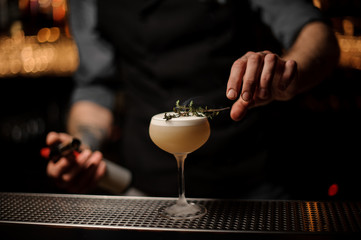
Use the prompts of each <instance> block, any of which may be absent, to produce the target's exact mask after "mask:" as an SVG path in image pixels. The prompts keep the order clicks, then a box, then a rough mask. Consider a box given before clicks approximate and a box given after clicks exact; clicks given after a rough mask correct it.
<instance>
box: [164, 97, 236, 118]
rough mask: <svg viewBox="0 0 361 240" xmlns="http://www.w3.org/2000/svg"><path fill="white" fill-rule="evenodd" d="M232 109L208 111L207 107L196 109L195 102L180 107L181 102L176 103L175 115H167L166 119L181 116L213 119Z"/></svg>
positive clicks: (165, 115)
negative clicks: (221, 112)
mask: <svg viewBox="0 0 361 240" xmlns="http://www.w3.org/2000/svg"><path fill="white" fill-rule="evenodd" d="M228 109H230V107H226V108H217V109H208V107H207V106H205V107H195V106H194V103H193V100H192V101H190V103H189V104H188V105H179V100H177V101H176V103H175V107H173V112H174V113H165V114H164V119H165V120H166V121H168V120H170V119H172V118H179V117H181V116H183V117H184V116H197V117H207V118H209V119H212V118H213V117H215V116H217V115H218V114H219V112H220V111H224V110H228Z"/></svg>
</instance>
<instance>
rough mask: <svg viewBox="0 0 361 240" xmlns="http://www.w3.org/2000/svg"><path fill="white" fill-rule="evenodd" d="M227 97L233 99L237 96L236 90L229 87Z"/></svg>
mask: <svg viewBox="0 0 361 240" xmlns="http://www.w3.org/2000/svg"><path fill="white" fill-rule="evenodd" d="M227 97H228V98H229V99H231V100H234V99H236V98H237V92H236V91H235V90H234V89H232V88H231V89H229V90H228V93H227Z"/></svg>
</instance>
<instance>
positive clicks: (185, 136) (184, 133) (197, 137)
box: [149, 113, 210, 219]
mask: <svg viewBox="0 0 361 240" xmlns="http://www.w3.org/2000/svg"><path fill="white" fill-rule="evenodd" d="M209 135H210V127H209V122H208V120H207V118H206V117H198V116H180V117H178V118H172V119H169V120H166V119H164V113H160V114H157V115H154V116H153V117H152V120H151V122H150V126H149V136H150V138H151V139H152V141H153V142H154V144H155V145H157V146H158V147H159V148H161V149H163V150H164V151H166V152H169V153H171V154H173V155H174V157H175V158H176V160H177V166H178V192H179V198H178V200H177V202H176V204H174V205H172V206H169V207H165V208H161V209H160V211H161V215H163V216H166V217H168V218H172V219H192V218H196V217H201V216H203V215H204V214H206V213H207V210H206V208H205V207H204V206H201V205H197V204H194V203H188V202H187V200H186V198H185V186H184V161H185V159H186V157H187V155H188V154H189V153H191V152H193V151H195V150H197V149H198V148H200V147H201V146H202V145H203V144H204V143H205V142H207V140H208V138H209Z"/></svg>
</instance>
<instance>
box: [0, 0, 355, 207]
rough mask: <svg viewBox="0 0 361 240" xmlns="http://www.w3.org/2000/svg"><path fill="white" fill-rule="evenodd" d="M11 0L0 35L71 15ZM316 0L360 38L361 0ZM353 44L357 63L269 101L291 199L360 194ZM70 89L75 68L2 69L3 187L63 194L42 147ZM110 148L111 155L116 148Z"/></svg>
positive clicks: (280, 169)
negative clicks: (332, 190) (61, 71)
mask: <svg viewBox="0 0 361 240" xmlns="http://www.w3.org/2000/svg"><path fill="white" fill-rule="evenodd" d="M8 2H9V5H8V8H7V9H5V10H6V13H7V18H6V19H5V20H4V19H2V20H1V21H0V33H1V35H2V36H7V35H9V30H8V29H9V28H10V26H11V22H13V21H15V20H20V21H22V22H24V24H23V27H24V32H25V34H26V35H33V34H36V32H37V29H39V28H42V27H51V26H59V27H61V28H66V26H67V24H66V19H63V20H61V21H60V22H59V20H57V21H54V20H53V19H52V18H51V17H49V14H44V13H39V14H37V15H36V16H34V15H33V14H32V13H29V11H27V10H23V11H19V9H17V5H16V4H13V3H14V2H16V1H8ZM11 2H12V3H11ZM314 2H315V3H316V5H317V4H319V7H320V8H321V10H322V11H323V12H324V13H325V14H326V15H327V16H328V17H330V18H331V20H332V23H333V26H334V30H335V32H336V33H338V34H342V35H343V36H349V37H352V38H353V39H359V42H360V43H361V40H360V37H361V16H360V12H361V5H360V1H351V0H350V1H331V0H330V1H314ZM5 10H4V8H3V9H2V13H4V12H5ZM345 19H346V20H347V21H349V22H351V23H352V24H353V31H352V32H350V30H347V29H345V26H344V25H345V24H344V23H345ZM1 35H0V36H1ZM343 47H344V46H341V49H342V50H344V49H343ZM353 47H354V49H356V52H351V53H349V52H348V54H351V55H352V54H354V56H355V59H356V63H350V62H347V61H346V63H345V62H343V63H342V62H340V66H339V67H338V68H337V69H336V70H335V71H334V73H333V74H332V76H331V77H329V78H328V79H327V80H326V81H325V82H324V83H322V84H321V85H320V86H318V87H317V88H315V89H313V90H312V91H310V92H308V93H305V94H302V95H300V96H297V97H296V98H295V99H293V100H292V101H289V102H275V103H272V104H271V106H270V107H269V111H270V115H271V119H270V122H269V129H270V130H269V133H268V134H270V135H272V136H273V137H274V141H272V142H270V145H271V147H272V149H273V151H272V152H271V156H272V159H271V161H270V163H269V170H270V171H269V172H270V173H272V178H273V180H274V181H276V182H280V183H283V184H285V185H286V187H287V189H288V191H289V193H290V196H291V198H293V199H312V200H321V199H361V191H360V190H361V187H360V184H361V180H360V179H361V178H360V167H359V165H360V164H359V163H360V162H361V139H360V138H361V63H360V62H357V59H361V46H360V45H358V46H353ZM357 51H358V52H357ZM357 63H359V65H357ZM72 88H73V83H72V80H71V74H68V75H65V76H64V75H61V76H59V75H57V74H54V73H46V72H45V73H41V74H38V75H36V76H34V75H26V74H14V75H12V76H1V75H0V109H1V113H0V116H1V117H0V156H1V157H0V170H1V171H0V191H2V192H61V190H59V189H57V188H56V187H55V186H54V184H53V183H52V181H51V180H49V179H48V178H47V176H46V174H45V168H46V164H47V163H46V160H45V159H42V158H41V157H40V154H39V152H40V149H41V148H42V147H44V146H45V137H46V134H47V133H48V132H49V131H65V120H66V115H67V108H68V99H69V95H70V93H71V90H72ZM105 154H106V155H107V154H109V155H111V154H112V148H111V147H110V148H109V150H108V152H105ZM332 184H337V186H338V192H337V194H336V195H335V196H329V194H328V191H329V187H330V186H331V185H332Z"/></svg>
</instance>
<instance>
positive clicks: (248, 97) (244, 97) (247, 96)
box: [242, 92, 251, 102]
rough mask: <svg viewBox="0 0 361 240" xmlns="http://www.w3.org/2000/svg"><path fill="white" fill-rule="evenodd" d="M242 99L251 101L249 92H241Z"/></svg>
mask: <svg viewBox="0 0 361 240" xmlns="http://www.w3.org/2000/svg"><path fill="white" fill-rule="evenodd" d="M242 99H243V100H244V101H246V102H249V101H251V94H250V93H249V92H244V93H243V94H242Z"/></svg>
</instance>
